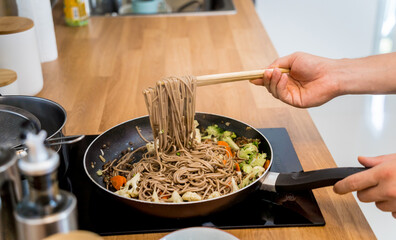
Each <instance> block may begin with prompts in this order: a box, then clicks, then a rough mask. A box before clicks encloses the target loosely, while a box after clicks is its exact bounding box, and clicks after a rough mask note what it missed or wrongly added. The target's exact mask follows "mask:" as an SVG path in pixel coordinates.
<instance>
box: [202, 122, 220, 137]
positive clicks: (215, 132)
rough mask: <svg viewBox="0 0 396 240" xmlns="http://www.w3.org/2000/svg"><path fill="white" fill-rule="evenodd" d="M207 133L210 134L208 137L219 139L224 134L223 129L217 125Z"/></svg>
mask: <svg viewBox="0 0 396 240" xmlns="http://www.w3.org/2000/svg"><path fill="white" fill-rule="evenodd" d="M206 132H207V133H208V136H211V137H215V138H219V137H221V135H222V133H223V129H221V128H219V126H217V124H214V125H211V126H209V127H208V128H206Z"/></svg>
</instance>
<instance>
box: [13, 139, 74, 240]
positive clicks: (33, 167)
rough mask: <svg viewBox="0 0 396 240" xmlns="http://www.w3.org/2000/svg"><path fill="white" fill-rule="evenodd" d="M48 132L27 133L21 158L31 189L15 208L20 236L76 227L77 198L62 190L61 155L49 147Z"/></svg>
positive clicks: (39, 235) (42, 235) (36, 236)
mask: <svg viewBox="0 0 396 240" xmlns="http://www.w3.org/2000/svg"><path fill="white" fill-rule="evenodd" d="M46 135H47V134H46V132H45V131H40V132H39V133H38V134H37V135H36V134H34V133H31V132H28V133H27V134H26V141H25V145H26V146H27V147H28V154H27V156H26V157H24V158H22V159H20V160H19V162H18V167H19V169H20V171H21V173H22V174H23V175H24V176H25V177H26V179H27V180H28V185H29V191H28V193H27V194H26V195H25V196H24V197H23V199H22V200H21V201H20V202H19V203H18V205H17V208H16V211H15V219H16V227H17V235H18V238H19V239H31V240H36V239H37V240H39V239H43V238H45V237H47V236H50V235H52V234H55V233H65V232H69V231H72V230H77V214H76V205H77V200H76V198H75V197H74V195H73V194H71V193H69V192H66V191H62V190H59V187H58V182H57V168H58V166H59V155H58V154H57V153H56V152H54V151H53V150H51V149H49V148H46V147H45V145H44V140H45V138H46Z"/></svg>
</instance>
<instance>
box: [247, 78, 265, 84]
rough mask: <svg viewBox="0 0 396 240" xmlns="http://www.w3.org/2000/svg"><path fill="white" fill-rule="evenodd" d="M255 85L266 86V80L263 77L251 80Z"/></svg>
mask: <svg viewBox="0 0 396 240" xmlns="http://www.w3.org/2000/svg"><path fill="white" fill-rule="evenodd" d="M249 81H250V82H251V83H253V84H254V85H259V86H264V80H263V79H262V78H258V79H253V80H249Z"/></svg>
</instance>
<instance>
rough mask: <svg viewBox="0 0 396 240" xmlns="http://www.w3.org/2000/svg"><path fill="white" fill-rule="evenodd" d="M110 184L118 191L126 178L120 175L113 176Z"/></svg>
mask: <svg viewBox="0 0 396 240" xmlns="http://www.w3.org/2000/svg"><path fill="white" fill-rule="evenodd" d="M110 181H111V184H112V185H113V187H114V188H115V189H116V190H120V188H121V187H122V186H124V184H125V183H126V182H127V180H126V178H125V177H124V176H121V175H117V176H114V177H112V178H111V179H110Z"/></svg>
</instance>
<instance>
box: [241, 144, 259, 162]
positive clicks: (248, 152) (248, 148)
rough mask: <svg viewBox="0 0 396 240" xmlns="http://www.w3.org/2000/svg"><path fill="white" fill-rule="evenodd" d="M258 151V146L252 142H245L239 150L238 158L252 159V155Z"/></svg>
mask: <svg viewBox="0 0 396 240" xmlns="http://www.w3.org/2000/svg"><path fill="white" fill-rule="evenodd" d="M257 153H258V148H257V146H256V145H254V144H253V143H248V144H246V145H245V146H244V147H243V148H242V149H241V150H240V151H239V155H238V156H239V158H241V159H245V160H252V157H253V156H255V155H256V154H257Z"/></svg>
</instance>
